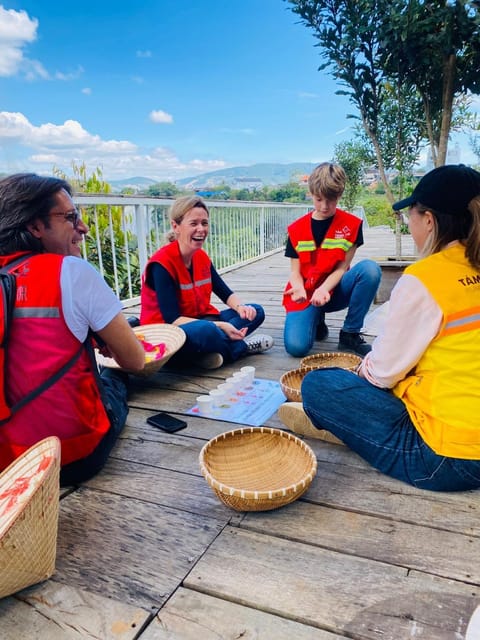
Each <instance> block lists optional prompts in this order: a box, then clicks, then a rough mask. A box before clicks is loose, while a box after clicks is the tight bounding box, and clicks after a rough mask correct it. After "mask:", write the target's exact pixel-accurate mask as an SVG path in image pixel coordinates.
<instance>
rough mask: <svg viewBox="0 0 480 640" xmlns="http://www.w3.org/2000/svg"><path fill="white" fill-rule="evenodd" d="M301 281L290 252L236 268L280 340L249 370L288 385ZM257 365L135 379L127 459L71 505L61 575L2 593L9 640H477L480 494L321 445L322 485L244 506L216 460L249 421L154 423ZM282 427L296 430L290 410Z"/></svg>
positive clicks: (71, 496)
mask: <svg viewBox="0 0 480 640" xmlns="http://www.w3.org/2000/svg"><path fill="white" fill-rule="evenodd" d="M367 237H368V236H367ZM371 237H374V235H372V236H371ZM378 238H380V235H379V236H378ZM383 246H384V245H382V247H383ZM370 251H372V249H370ZM377 254H380V251H377ZM361 255H362V252H360V256H361ZM363 255H366V253H365V251H363ZM287 271H288V264H287V262H286V259H285V258H283V257H282V255H281V254H277V255H275V256H271V257H270V258H268V259H266V260H262V261H260V262H257V263H254V264H250V265H248V266H246V267H243V268H241V269H238V270H237V271H235V272H231V273H229V274H227V275H226V276H225V278H226V280H227V281H228V283H229V284H230V286H231V287H232V288H233V289H234V290H235V291H237V292H238V293H240V295H241V296H242V299H243V300H244V301H245V302H248V301H250V302H252V301H256V302H260V303H261V304H263V305H264V307H265V309H266V316H267V317H266V321H265V324H264V327H263V329H264V330H265V332H267V333H271V334H272V335H273V336H274V338H275V341H276V345H275V347H274V348H273V349H272V350H271V351H269V352H268V353H266V354H261V355H256V356H250V357H249V358H248V363H249V364H254V365H255V366H256V368H257V376H258V377H261V378H267V379H271V380H278V379H279V378H280V376H281V374H282V373H283V372H284V371H286V370H288V369H293V368H295V367H296V366H297V365H298V362H299V360H298V359H295V358H291V357H289V356H287V355H286V353H285V351H284V349H283V343H282V327H283V317H284V316H283V309H282V307H281V306H280V299H281V290H282V287H283V284H284V282H285V278H286V274H287ZM130 312H131V310H129V313H130ZM327 322H328V324H329V327H330V338H329V339H328V341H326V342H324V343H317V345H316V346H318V347H319V349H318V350H323V351H332V350H335V349H336V342H337V338H338V330H339V329H340V326H341V322H342V314H333V316H332V317H330V316H329V317H327ZM261 330H262V329H261ZM242 364H245V361H242V363H237V364H236V365H235V366H233V365H232V366H226V367H223V368H222V369H220V370H216V371H213V372H212V371H210V372H205V371H201V370H196V369H193V368H192V369H191V370H189V371H183V372H178V371H174V370H168V369H167V368H165V369H163V370H162V371H160V372H159V373H158V374H156V375H154V376H152V377H151V378H149V379H147V380H142V379H135V380H134V383H133V393H132V396H131V400H130V405H131V410H130V414H129V417H128V422H127V427H126V428H125V430H124V432H123V435H122V437H121V439H120V441H119V443H118V445H117V446H116V448H115V449H114V451H113V455H112V457H111V460H110V461H109V463H108V464H107V466H106V468H105V469H104V471H103V472H102V473H100V474H99V475H98V476H97V477H96V478H94V479H93V480H91V481H90V482H88V483H86V484H85V485H83V486H82V487H79V488H75V489H73V490H72V491H70V492H66V493H65V495H64V496H63V498H62V500H61V508H60V524H59V539H58V555H57V571H56V573H55V575H54V576H53V578H52V579H50V580H49V581H47V582H45V583H43V584H40V585H37V586H35V587H32V588H30V589H26V590H24V591H22V592H20V593H19V594H16V595H15V596H13V597H9V598H5V599H3V600H1V601H0V637H1V638H2V640H20V639H23V638H25V639H26V638H28V639H29V640H35V639H42V640H43V639H48V640H65V639H68V640H70V639H72V640H73V639H78V638H92V639H93V638H95V639H99V640H110V639H114V638H115V639H121V640H133V639H136V638H140V639H141V640H160V639H162V640H167V639H168V640H214V639H215V640H219V639H222V640H224V639H229V640H230V639H231V640H233V639H234V638H244V639H245V640H246V639H247V638H252V639H253V638H256V639H263V640H339V639H341V638H350V639H352V638H353V639H358V640H360V639H362V640H376V639H378V640H403V639H407V638H424V639H425V640H447V639H448V640H462V639H464V638H465V633H466V628H467V624H468V620H469V618H470V616H471V614H472V612H473V610H474V608H475V607H476V605H477V603H478V602H479V587H480V564H479V562H478V558H479V557H480V524H479V522H480V518H479V515H480V492H465V493H458V494H447V493H444V494H435V493H428V492H422V491H418V490H415V489H413V488H411V487H409V486H408V485H405V484H402V483H400V482H398V481H395V480H392V479H390V478H387V477H385V476H383V475H381V474H379V473H378V472H376V471H375V470H373V469H372V468H371V467H369V465H367V464H366V463H364V462H363V461H362V460H361V459H360V458H359V457H358V456H357V455H355V454H354V453H352V452H351V451H349V450H348V449H347V448H346V447H344V446H341V445H335V444H329V443H325V442H320V441H315V440H309V441H308V442H309V444H310V445H311V446H312V448H313V449H314V451H315V453H316V455H317V459H318V473H317V476H316V478H315V479H314V481H313V483H312V485H311V487H310V488H309V490H308V491H307V493H306V494H305V495H304V496H303V497H302V498H301V499H300V500H298V501H296V502H294V503H292V504H290V505H288V506H287V507H284V508H282V509H279V510H277V511H270V512H263V513H237V512H234V511H231V510H229V509H228V508H227V507H226V506H224V505H223V504H222V503H220V502H219V501H218V499H217V498H216V497H215V495H214V494H213V492H212V491H211V490H210V488H209V487H208V485H207V484H206V482H205V481H204V479H203V477H202V476H201V474H200V470H199V465H198V455H199V452H200V449H201V448H202V446H203V445H204V444H205V442H206V441H208V440H209V439H210V438H212V437H213V436H215V435H217V434H219V433H221V432H223V431H228V430H230V429H232V428H234V425H232V424H231V423H226V422H220V421H213V420H208V419H205V418H200V417H191V416H187V421H188V428H187V429H185V430H183V431H181V432H179V433H178V434H175V435H168V434H165V433H163V432H161V431H158V430H156V429H154V428H153V427H150V426H149V425H147V424H146V422H145V420H146V417H147V416H149V415H150V414H151V413H153V412H156V411H160V410H163V411H167V412H169V413H172V414H174V415H179V416H182V415H183V416H184V415H185V414H186V412H187V411H188V409H190V408H191V407H192V406H193V404H194V403H195V398H196V396H197V395H199V393H203V392H208V391H209V390H210V389H213V388H215V387H216V385H217V384H218V383H219V382H220V381H221V380H222V379H224V378H225V377H227V376H228V375H230V374H231V373H232V372H233V371H234V370H236V369H238V367H239V366H241V365H242ZM352 411H354V407H352ZM266 424H267V425H268V426H272V427H281V424H280V423H279V421H278V418H277V416H276V415H273V416H272V417H271V418H270V419H269V420H267V421H266Z"/></svg>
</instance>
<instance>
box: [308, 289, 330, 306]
mask: <svg viewBox="0 0 480 640" xmlns="http://www.w3.org/2000/svg"><path fill="white" fill-rule="evenodd" d="M327 302H330V291H328V290H327V289H325V288H324V287H323V286H321V285H320V286H319V287H318V288H317V289H315V291H314V292H313V295H312V298H311V300H310V304H312V305H313V306H314V307H323V305H324V304H327Z"/></svg>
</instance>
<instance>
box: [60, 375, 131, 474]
mask: <svg viewBox="0 0 480 640" xmlns="http://www.w3.org/2000/svg"><path fill="white" fill-rule="evenodd" d="M100 377H101V384H102V386H103V393H102V398H103V402H104V404H105V407H106V409H107V413H108V417H109V418H110V429H109V430H108V431H107V433H106V434H105V435H104V436H103V438H102V439H101V440H100V442H99V444H98V445H97V447H96V449H95V450H94V451H93V452H92V453H91V454H90V455H88V456H86V457H85V458H81V459H80V460H75V461H74V462H70V463H69V464H66V465H64V466H63V467H62V468H61V469H60V484H61V486H62V487H65V486H71V485H75V484H80V483H82V482H85V481H86V480H89V479H90V478H93V476H94V475H96V474H97V473H98V472H99V471H100V470H101V469H102V468H103V467H104V465H105V463H106V462H107V460H108V456H109V455H110V452H111V451H112V449H113V446H114V444H115V443H116V441H117V439H118V437H119V435H120V433H121V432H122V430H123V427H124V426H125V421H126V419H127V415H128V404H127V394H128V374H126V373H123V372H121V371H115V370H114V369H106V368H105V369H103V370H102V372H101V374H100Z"/></svg>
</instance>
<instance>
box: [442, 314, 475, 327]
mask: <svg viewBox="0 0 480 640" xmlns="http://www.w3.org/2000/svg"><path fill="white" fill-rule="evenodd" d="M472 322H480V313H473V314H472V315H471V316H465V317H463V318H457V320H451V321H450V322H447V324H446V325H445V328H444V331H445V330H446V329H454V328H455V327H461V326H462V325H466V324H471V323H472Z"/></svg>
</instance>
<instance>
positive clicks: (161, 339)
mask: <svg viewBox="0 0 480 640" xmlns="http://www.w3.org/2000/svg"><path fill="white" fill-rule="evenodd" d="M133 331H134V333H136V334H137V335H140V336H144V338H145V341H146V342H149V343H150V344H155V345H156V344H160V343H164V344H165V346H166V351H165V355H164V356H163V358H159V359H158V360H151V361H149V362H145V366H144V367H143V369H142V370H141V371H129V370H128V369H123V368H122V367H120V366H119V365H118V364H117V363H116V362H115V360H114V359H113V358H106V357H105V356H103V355H102V354H101V353H99V352H98V351H97V353H96V358H97V363H98V364H99V365H101V366H103V367H109V368H110V369H120V370H121V371H126V372H127V373H132V374H135V375H136V376H150V375H152V373H156V372H157V371H159V370H160V369H161V368H162V367H163V366H164V365H165V364H166V363H167V362H168V361H169V360H170V358H171V357H172V356H173V354H174V353H176V352H177V351H178V350H179V349H180V348H181V347H183V344H184V342H185V340H186V337H187V336H186V335H185V331H184V330H183V329H181V328H180V327H177V326H175V325H172V324H144V325H141V326H139V327H134V329H133Z"/></svg>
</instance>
